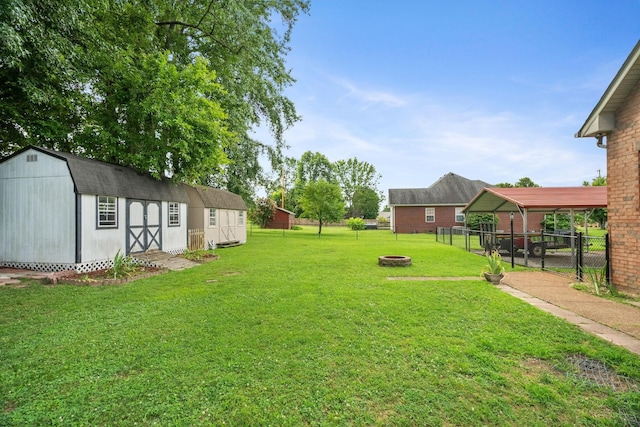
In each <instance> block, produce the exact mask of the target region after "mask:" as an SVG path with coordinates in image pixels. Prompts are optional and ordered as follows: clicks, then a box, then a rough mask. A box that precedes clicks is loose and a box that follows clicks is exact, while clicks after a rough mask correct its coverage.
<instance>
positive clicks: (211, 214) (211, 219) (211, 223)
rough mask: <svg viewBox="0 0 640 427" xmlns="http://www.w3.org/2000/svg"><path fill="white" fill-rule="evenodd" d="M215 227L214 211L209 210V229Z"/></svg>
mask: <svg viewBox="0 0 640 427" xmlns="http://www.w3.org/2000/svg"><path fill="white" fill-rule="evenodd" d="M215 226H216V210H215V209H209V227H215Z"/></svg>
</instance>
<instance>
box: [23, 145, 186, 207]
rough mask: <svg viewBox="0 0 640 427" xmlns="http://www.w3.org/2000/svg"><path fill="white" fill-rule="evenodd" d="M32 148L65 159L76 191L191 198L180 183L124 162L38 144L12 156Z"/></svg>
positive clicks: (126, 195)
mask: <svg viewBox="0 0 640 427" xmlns="http://www.w3.org/2000/svg"><path fill="white" fill-rule="evenodd" d="M29 149H33V150H36V151H39V152H41V153H43V154H46V155H49V156H52V157H55V158H57V159H60V160H63V161H65V162H66V163H67V166H68V168H69V172H70V174H71V179H72V180H73V184H74V186H75V192H76V193H78V194H95V195H99V196H115V197H126V198H130V199H142V200H159V201H163V200H165V201H171V202H182V203H188V202H189V197H188V196H187V193H186V191H185V190H184V188H182V187H180V186H179V185H176V184H173V183H171V182H170V181H169V180H168V179H163V180H161V181H159V180H157V179H154V178H153V177H151V175H146V174H141V173H138V172H136V171H135V170H134V169H131V168H128V167H125V166H121V165H115V164H112V163H106V162H102V161H99V160H93V159H88V158H85V157H80V156H76V155H74V154H70V153H64V152H61V151H55V150H49V149H46V148H42V147H35V146H29V147H26V148H24V149H22V150H20V151H18V152H16V153H14V154H13V156H15V155H17V154H20V153H22V152H24V151H26V150H29ZM13 156H10V157H13Z"/></svg>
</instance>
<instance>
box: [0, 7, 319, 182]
mask: <svg viewBox="0 0 640 427" xmlns="http://www.w3.org/2000/svg"><path fill="white" fill-rule="evenodd" d="M308 9H309V2H308V0H273V1H269V2H255V1H253V0H235V1H218V0H190V1H188V2H173V1H169V0H151V1H148V2H140V1H137V0H118V1H113V0H107V1H97V0H64V1H63V0H6V1H4V2H2V4H1V5H0V154H9V153H11V152H13V151H15V150H17V149H19V148H21V147H23V146H26V145H29V144H34V145H40V146H44V147H48V148H54V149H60V150H64V151H71V152H75V153H79V154H84V155H88V156H91V157H94V158H97V159H100V160H106V161H111V162H116V163H121V164H125V165H127V166H132V167H134V168H137V169H140V170H143V171H150V172H151V173H153V174H154V175H156V176H160V175H163V174H164V173H168V174H169V175H170V176H171V177H172V178H174V179H176V180H180V181H191V182H200V183H210V182H215V183H218V184H223V185H221V186H224V187H227V188H229V189H231V190H232V191H237V192H239V193H241V194H242V193H246V192H247V190H250V189H247V188H246V186H247V185H251V184H252V183H255V182H258V181H260V180H261V179H263V178H262V176H261V174H262V169H261V168H260V166H259V162H258V161H257V159H258V157H259V156H260V155H263V154H265V155H267V156H268V157H269V158H270V159H272V160H273V161H278V159H279V158H280V157H281V151H282V149H283V148H284V140H283V136H282V135H283V132H284V130H285V129H287V128H288V127H289V126H291V125H292V124H293V123H294V122H296V121H297V120H298V116H297V114H296V111H295V107H294V105H293V103H292V102H291V100H289V99H288V98H287V97H285V96H284V95H283V92H284V90H285V89H286V88H287V87H288V86H290V85H291V84H292V83H293V82H294V79H293V77H292V76H291V75H290V72H289V70H288V69H287V68H286V65H285V57H286V54H287V52H288V50H289V43H290V37H291V31H292V28H293V26H294V24H295V22H296V20H297V17H298V16H299V15H300V14H301V13H306V12H308ZM260 124H265V125H266V126H267V127H268V128H269V129H270V131H271V133H272V135H273V136H274V139H275V141H276V142H275V144H274V145H273V146H270V145H265V144H262V143H260V142H259V141H256V140H254V139H253V138H252V136H251V131H252V129H253V128H254V127H255V126H257V125H260ZM229 165H233V167H230V166H229ZM243 183H249V184H243Z"/></svg>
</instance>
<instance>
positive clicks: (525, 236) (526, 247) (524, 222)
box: [522, 208, 529, 267]
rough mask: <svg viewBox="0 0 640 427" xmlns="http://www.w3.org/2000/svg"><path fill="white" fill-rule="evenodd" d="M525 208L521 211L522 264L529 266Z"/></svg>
mask: <svg viewBox="0 0 640 427" xmlns="http://www.w3.org/2000/svg"><path fill="white" fill-rule="evenodd" d="M527 225H528V222H527V209H526V208H525V209H523V211H522V231H523V235H524V266H525V267H529V239H527Z"/></svg>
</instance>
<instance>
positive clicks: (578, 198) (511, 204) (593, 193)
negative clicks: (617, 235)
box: [464, 187, 607, 212]
mask: <svg viewBox="0 0 640 427" xmlns="http://www.w3.org/2000/svg"><path fill="white" fill-rule="evenodd" d="M606 207H607V187H515V188H500V187H492V188H485V189H483V190H482V191H480V192H479V193H478V194H477V195H476V196H475V197H474V198H473V199H472V200H471V201H470V202H469V203H468V204H467V206H465V207H464V211H465V212H514V211H518V210H520V209H527V210H528V211H530V212H534V211H537V212H553V211H562V210H564V211H568V210H570V209H574V210H587V209H595V208H606Z"/></svg>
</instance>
